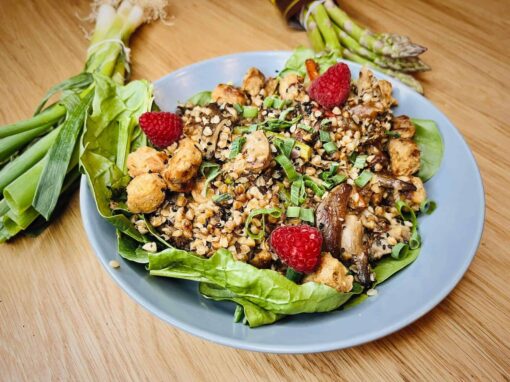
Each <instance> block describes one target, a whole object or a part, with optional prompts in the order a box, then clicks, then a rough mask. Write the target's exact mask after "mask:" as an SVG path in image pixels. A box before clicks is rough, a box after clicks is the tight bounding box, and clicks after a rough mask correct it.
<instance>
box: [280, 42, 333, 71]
mask: <svg viewBox="0 0 510 382" xmlns="http://www.w3.org/2000/svg"><path fill="white" fill-rule="evenodd" d="M309 58H313V59H314V61H315V62H316V63H317V64H319V71H320V73H321V74H322V73H324V72H325V71H326V70H328V68H329V67H330V66H333V65H334V64H336V63H337V62H338V60H339V59H340V56H339V55H338V53H336V52H329V53H321V54H316V53H315V52H314V51H313V50H312V49H309V48H305V47H299V48H297V49H295V50H294V52H293V53H292V55H291V56H290V57H289V58H288V60H287V61H286V62H285V66H284V68H283V70H282V71H281V72H280V73H279V77H283V76H285V75H286V74H287V73H298V74H299V75H300V76H302V77H304V78H306V79H308V75H307V72H306V66H305V61H306V60H308V59H309Z"/></svg>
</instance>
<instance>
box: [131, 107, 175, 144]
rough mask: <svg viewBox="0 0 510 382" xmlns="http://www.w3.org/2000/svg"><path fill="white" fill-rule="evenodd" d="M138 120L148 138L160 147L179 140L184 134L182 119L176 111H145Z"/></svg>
mask: <svg viewBox="0 0 510 382" xmlns="http://www.w3.org/2000/svg"><path fill="white" fill-rule="evenodd" d="M138 122H139V123H140V128H141V129H142V130H143V132H144V133H145V134H146V135H147V138H149V140H150V141H151V142H152V144H153V145H154V146H156V147H159V148H165V147H167V146H170V145H171V144H172V143H174V142H177V141H178V140H179V137H180V136H181V134H182V119H181V117H179V116H178V115H177V114H174V113H168V112H163V111H158V112H156V111H150V112H147V113H143V114H142V115H141V116H140V119H139V120H138Z"/></svg>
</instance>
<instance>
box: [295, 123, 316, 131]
mask: <svg viewBox="0 0 510 382" xmlns="http://www.w3.org/2000/svg"><path fill="white" fill-rule="evenodd" d="M298 128H299V129H301V130H304V131H306V132H307V133H313V132H314V131H315V130H314V129H313V127H311V126H308V125H305V124H304V123H300V124H299V125H298Z"/></svg>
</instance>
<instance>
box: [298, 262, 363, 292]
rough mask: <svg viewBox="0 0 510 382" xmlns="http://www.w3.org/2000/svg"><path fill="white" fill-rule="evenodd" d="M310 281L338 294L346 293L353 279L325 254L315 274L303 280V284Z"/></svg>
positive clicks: (344, 268) (342, 266) (340, 264)
mask: <svg viewBox="0 0 510 382" xmlns="http://www.w3.org/2000/svg"><path fill="white" fill-rule="evenodd" d="M310 281H313V282H316V283H319V284H325V285H327V286H330V287H331V288H335V289H336V290H337V291H339V292H343V293H347V292H349V291H350V290H351V289H352V283H353V281H354V277H353V276H352V275H349V274H347V268H346V267H345V266H344V265H343V264H342V263H341V262H340V261H338V260H337V259H335V258H334V257H333V256H331V254H330V253H329V252H326V253H324V255H323V256H322V258H321V262H320V264H319V267H318V268H317V269H316V270H315V272H313V273H311V274H309V275H307V276H306V277H305V278H304V279H303V282H310Z"/></svg>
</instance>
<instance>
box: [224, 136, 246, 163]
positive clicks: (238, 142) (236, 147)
mask: <svg viewBox="0 0 510 382" xmlns="http://www.w3.org/2000/svg"><path fill="white" fill-rule="evenodd" d="M245 142H246V138H245V137H237V138H236V139H234V140H233V141H232V144H231V145H230V153H229V154H228V158H229V159H234V158H235V157H236V156H237V154H239V153H240V152H241V150H242V148H243V146H244V144H245Z"/></svg>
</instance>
